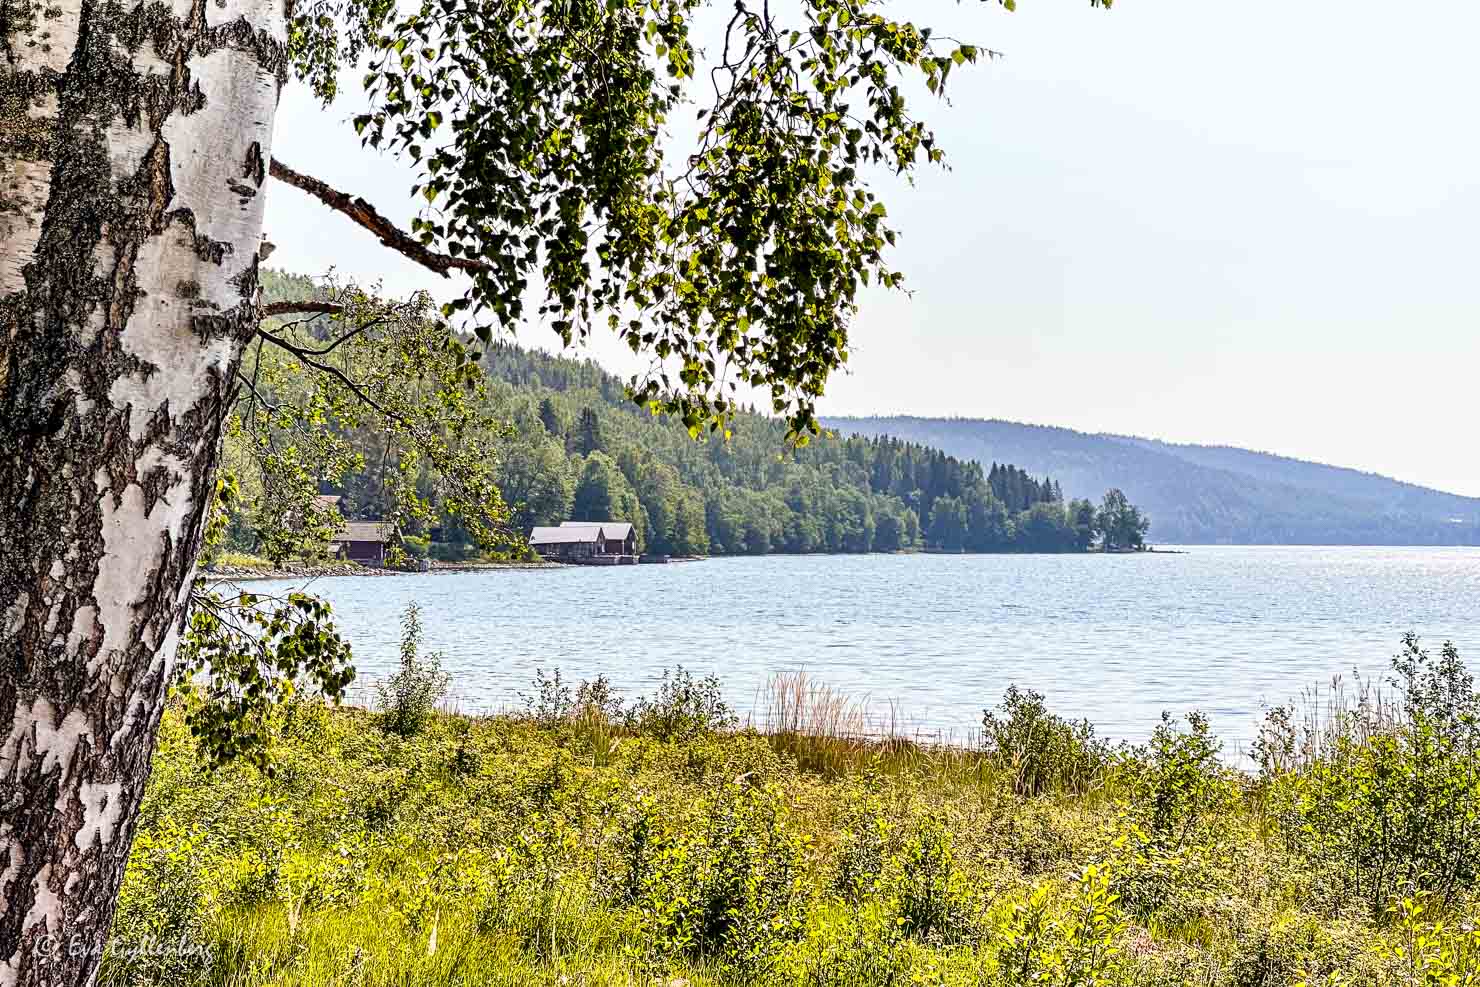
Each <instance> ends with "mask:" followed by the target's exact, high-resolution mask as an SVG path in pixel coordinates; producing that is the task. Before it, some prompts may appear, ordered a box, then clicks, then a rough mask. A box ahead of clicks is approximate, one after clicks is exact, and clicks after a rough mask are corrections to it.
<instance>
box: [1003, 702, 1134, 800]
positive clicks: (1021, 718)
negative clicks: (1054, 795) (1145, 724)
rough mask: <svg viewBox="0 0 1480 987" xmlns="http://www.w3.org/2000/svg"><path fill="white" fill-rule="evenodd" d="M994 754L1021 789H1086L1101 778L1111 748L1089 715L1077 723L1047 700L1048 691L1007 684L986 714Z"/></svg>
mask: <svg viewBox="0 0 1480 987" xmlns="http://www.w3.org/2000/svg"><path fill="white" fill-rule="evenodd" d="M982 731H983V742H984V745H985V747H986V753H987V757H988V760H989V761H990V762H991V763H992V764H993V765H995V766H996V767H997V768H998V769H1000V770H1002V771H1004V772H1006V773H1007V775H1008V777H1010V778H1011V779H1012V787H1013V790H1014V791H1016V792H1017V793H1018V794H1020V795H1027V796H1033V795H1042V794H1044V793H1046V792H1085V791H1088V790H1089V789H1090V788H1091V787H1092V786H1093V785H1094V784H1095V783H1096V782H1097V781H1098V780H1099V778H1100V776H1101V773H1102V772H1103V771H1104V770H1105V768H1106V766H1107V765H1108V764H1109V760H1110V749H1109V745H1107V744H1106V743H1105V742H1104V741H1102V740H1099V739H1098V738H1096V737H1095V730H1094V727H1092V726H1091V725H1090V724H1089V722H1088V721H1080V722H1078V723H1072V722H1070V721H1068V720H1065V719H1063V718H1062V717H1059V716H1055V715H1054V714H1052V713H1050V712H1049V711H1048V708H1047V707H1046V706H1045V705H1044V702H1043V695H1042V693H1038V692H1033V691H1031V690H1028V691H1024V690H1020V689H1018V687H1017V686H1015V685H1010V686H1008V687H1007V693H1006V694H1005V695H1004V696H1003V697H1002V705H1001V706H1000V707H998V711H997V712H993V711H992V710H986V711H985V712H984V713H983V714H982Z"/></svg>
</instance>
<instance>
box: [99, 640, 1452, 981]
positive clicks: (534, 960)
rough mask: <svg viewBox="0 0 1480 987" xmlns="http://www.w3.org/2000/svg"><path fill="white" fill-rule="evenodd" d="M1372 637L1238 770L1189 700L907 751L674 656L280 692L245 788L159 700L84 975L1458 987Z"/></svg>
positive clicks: (837, 706) (823, 708)
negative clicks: (116, 900) (727, 699)
mask: <svg viewBox="0 0 1480 987" xmlns="http://www.w3.org/2000/svg"><path fill="white" fill-rule="evenodd" d="M1405 655H1407V657H1406V658H1404V657H1402V656H1400V662H1403V661H1406V662H1407V664H1406V665H1400V666H1395V667H1396V668H1397V671H1398V673H1399V676H1400V677H1401V678H1402V679H1403V680H1404V684H1405V691H1404V692H1403V693H1401V694H1399V695H1395V696H1394V697H1393V700H1392V701H1391V702H1383V701H1381V700H1380V699H1379V698H1378V697H1376V696H1373V695H1371V694H1367V695H1366V696H1364V697H1361V701H1351V702H1344V703H1341V704H1339V705H1338V707H1337V708H1334V709H1333V708H1323V709H1317V708H1316V707H1314V706H1312V707H1310V708H1308V709H1307V710H1306V711H1305V715H1304V717H1302V716H1301V715H1299V714H1295V713H1292V712H1290V711H1275V713H1274V714H1273V715H1272V716H1271V719H1270V722H1269V724H1268V725H1267V728H1266V731H1265V734H1264V737H1263V738H1262V740H1261V743H1260V745H1259V747H1258V754H1259V755H1260V757H1261V759H1262V763H1263V769H1262V771H1261V772H1260V773H1259V774H1258V775H1250V774H1243V773H1237V772H1234V771H1232V770H1230V769H1229V768H1228V767H1226V766H1225V765H1224V764H1223V762H1222V761H1221V759H1220V757H1219V751H1218V746H1217V743H1216V741H1215V740H1214V739H1213V738H1211V737H1210V736H1209V735H1208V733H1207V729H1206V725H1205V724H1204V722H1203V721H1202V720H1201V719H1199V718H1197V717H1196V716H1193V717H1190V718H1189V719H1184V720H1170V719H1169V720H1167V721H1166V722H1164V723H1163V724H1162V725H1161V726H1160V728H1159V729H1158V730H1157V732H1156V734H1155V736H1154V738H1153V740H1152V741H1151V742H1150V743H1148V744H1147V745H1145V746H1143V747H1138V748H1127V747H1118V748H1112V747H1111V746H1109V745H1107V744H1104V743H1102V742H1100V741H1099V740H1097V739H1096V738H1095V736H1094V734H1093V731H1092V730H1090V729H1089V728H1088V727H1087V726H1086V725H1083V724H1071V723H1067V722H1065V721H1063V720H1060V719H1058V718H1056V717H1054V716H1052V715H1051V714H1050V713H1049V712H1048V711H1046V710H1044V709H1043V708H1042V705H1041V703H1040V702H1038V700H1037V697H1035V696H1033V695H1031V694H1023V693H1017V692H1013V693H1010V694H1009V696H1008V698H1007V700H1006V701H1005V703H1004V704H1002V705H1001V706H1000V707H998V708H997V709H995V710H994V711H993V715H992V716H991V717H989V718H988V719H987V720H986V722H985V732H986V737H985V740H984V742H983V744H982V746H981V747H980V749H974V750H959V749H956V750H936V749H929V748H922V747H919V746H917V745H914V744H912V743H909V742H907V741H903V740H895V741H885V742H862V741H857V740H852V739H849V737H848V736H847V735H848V734H850V733H851V732H853V730H852V728H853V727H855V726H856V725H857V721H856V717H857V715H858V713H857V710H856V709H855V708H854V707H853V706H852V705H851V704H850V703H849V702H848V701H847V699H846V698H845V697H842V696H839V695H837V694H835V693H832V692H830V691H828V690H826V689H822V688H817V687H814V686H813V685H812V684H810V683H808V682H806V681H805V680H800V679H787V680H779V681H778V683H777V685H776V687H775V688H774V689H773V691H772V694H771V696H770V697H769V706H770V709H769V713H768V716H767V718H766V720H767V722H768V723H769V724H770V726H771V727H772V731H771V732H770V733H768V734H762V733H758V732H754V731H749V730H740V729H736V728H735V726H734V720H733V718H732V717H730V716H729V714H728V710H727V709H726V708H725V706H724V704H723V702H722V700H721V698H720V695H719V693H718V689H717V684H715V683H713V682H701V681H695V680H692V679H689V678H687V677H684V676H678V677H675V678H673V679H670V680H669V681H668V682H666V683H665V686H664V688H663V689H662V690H660V692H659V693H658V694H657V695H655V696H653V697H651V698H649V699H646V700H642V701H639V702H637V703H634V704H630V705H628V706H626V707H624V706H623V705H622V704H620V703H619V702H618V701H617V700H616V699H615V698H614V697H612V696H611V695H610V694H609V692H608V691H607V690H605V689H604V687H603V686H602V684H601V683H595V684H591V685H588V686H586V687H584V688H583V689H581V690H578V691H576V692H572V691H571V690H569V689H567V688H566V687H565V686H564V685H562V684H561V683H559V682H558V681H554V680H545V681H544V682H543V683H541V687H540V688H539V689H538V690H537V693H536V695H534V696H533V697H531V699H530V700H529V703H528V709H527V711H526V713H525V714H523V715H519V716H504V717H498V718H488V719H471V718H465V717H458V716H451V715H446V714H442V713H429V712H428V711H427V710H426V709H425V708H418V706H417V704H418V703H424V701H425V699H426V694H425V692H423V693H420V694H418V693H416V691H415V690H402V691H401V692H400V693H399V698H397V696H396V695H392V694H388V697H387V701H388V709H387V711H386V712H385V713H375V712H367V711H363V710H351V709H342V710H334V709H330V708H326V707H324V706H323V705H320V704H316V703H313V702H301V703H296V704H293V705H291V706H289V707H286V708H284V709H283V710H282V711H281V714H280V717H279V723H278V724H277V726H278V736H277V737H276V739H275V740H274V741H273V749H272V757H273V761H274V763H275V765H276V767H275V771H274V772H273V773H272V775H271V776H270V777H269V776H267V775H264V774H261V773H258V772H257V771H255V770H254V769H251V768H249V767H245V766H239V765H238V766H227V767H225V768H221V769H217V770H214V771H212V770H210V769H207V768H206V767H204V766H202V763H201V761H200V757H199V751H198V750H197V748H196V745H195V742H194V741H193V740H192V739H191V737H190V736H189V734H188V732H187V731H186V730H185V728H184V726H183V720H182V717H181V714H180V711H179V710H178V709H172V710H171V711H170V712H169V713H168V714H167V716H166V718H165V722H164V725H163V730H162V737H161V744H160V749H159V752H158V754H157V756H156V759H155V767H154V775H153V778H152V780H151V783H150V786H149V791H148V796H147V799H146V804H145V806H144V810H143V818H142V822H141V828H140V831H139V834H138V837H137V840H136V843H135V846H134V850H133V856H132V860H131V863H130V867H129V872H128V876H127V880H126V883H125V889H124V893H123V897H122V901H121V904H120V907H119V911H118V916H117V919H116V922H115V931H114V936H113V941H112V946H111V950H110V954H109V957H108V960H107V963H106V967H105V973H104V978H103V979H104V982H105V983H158V984H171V985H173V984H190V983H211V984H242V985H246V984H284V985H287V984H423V983H428V984H442V983H448V984H470V985H471V984H511V985H512V984H552V985H559V984H570V985H578V984H612V985H617V984H621V985H638V984H642V985H648V984H660V985H670V987H671V985H675V984H677V985H683V984H689V985H692V987H699V985H706V984H714V985H720V984H735V985H739V984H811V985H839V987H842V985H852V984H900V985H903V984H963V985H966V984H992V985H998V984H1000V985H1007V984H1030V983H1033V984H1036V983H1044V984H1057V985H1090V984H1101V985H1130V984H1146V985H1184V984H1196V985H1239V987H1245V985H1248V987H1254V985H1274V984H1296V983H1300V982H1308V983H1310V984H1336V983H1350V984H1436V985H1437V984H1452V983H1457V984H1467V983H1474V982H1476V979H1475V978H1476V977H1477V973H1476V970H1477V968H1480V934H1477V933H1475V932H1473V931H1470V930H1471V928H1472V926H1470V925H1468V924H1466V922H1467V920H1468V919H1469V918H1471V917H1472V916H1475V915H1476V914H1477V910H1476V901H1475V894H1474V881H1475V877H1476V872H1477V867H1476V864H1477V862H1480V834H1477V832H1476V829H1477V823H1476V819H1477V816H1480V813H1477V811H1476V809H1477V807H1480V795H1477V793H1480V773H1477V771H1476V767H1477V765H1480V759H1477V757H1476V751H1477V744H1476V743H1475V739H1476V735H1475V731H1476V726H1475V718H1474V715H1473V714H1474V712H1475V709H1476V703H1475V699H1474V695H1473V690H1472V688H1471V687H1470V683H1469V679H1468V676H1467V675H1466V674H1465V673H1464V671H1463V666H1462V665H1460V664H1459V663H1458V658H1457V656H1454V657H1453V660H1452V661H1451V660H1450V653H1449V652H1446V653H1445V654H1443V655H1436V656H1433V657H1430V656H1428V655H1425V654H1422V653H1421V652H1418V651H1417V648H1416V645H1415V646H1414V647H1413V648H1411V649H1405ZM1415 656H1417V657H1415Z"/></svg>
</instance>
